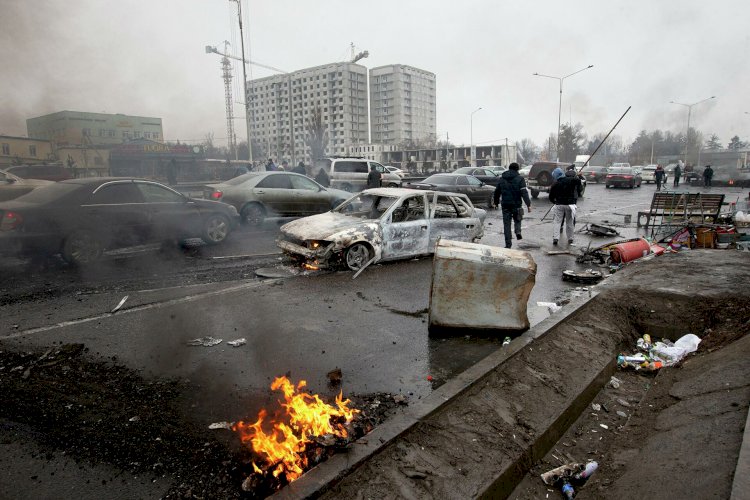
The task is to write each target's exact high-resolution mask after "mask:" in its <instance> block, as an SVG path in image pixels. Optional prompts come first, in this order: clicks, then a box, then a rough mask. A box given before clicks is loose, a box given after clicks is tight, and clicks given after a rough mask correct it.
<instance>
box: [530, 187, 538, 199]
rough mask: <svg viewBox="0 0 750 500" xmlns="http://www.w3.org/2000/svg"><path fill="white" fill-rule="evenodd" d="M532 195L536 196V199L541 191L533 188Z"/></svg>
mask: <svg viewBox="0 0 750 500" xmlns="http://www.w3.org/2000/svg"><path fill="white" fill-rule="evenodd" d="M531 197H532V198H534V199H535V200H536V199H537V198H539V191H537V190H536V189H532V190H531Z"/></svg>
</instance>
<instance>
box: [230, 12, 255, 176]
mask: <svg viewBox="0 0 750 500" xmlns="http://www.w3.org/2000/svg"><path fill="white" fill-rule="evenodd" d="M229 1H230V2H237V19H239V23H240V45H241V47H242V83H243V87H242V88H243V90H244V92H245V127H246V128H247V155H248V161H249V163H250V164H252V163H253V143H252V140H251V139H252V137H251V132H250V122H251V120H250V95H249V94H248V93H247V70H246V68H245V64H247V63H246V61H247V59H245V37H244V35H243V34H242V0H229Z"/></svg>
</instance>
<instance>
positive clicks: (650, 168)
mask: <svg viewBox="0 0 750 500" xmlns="http://www.w3.org/2000/svg"><path fill="white" fill-rule="evenodd" d="M657 166H658V165H646V166H645V167H643V171H641V180H642V181H643V182H645V183H646V184H649V183H651V182H656V179H655V177H654V173H655V172H656V167H657Z"/></svg>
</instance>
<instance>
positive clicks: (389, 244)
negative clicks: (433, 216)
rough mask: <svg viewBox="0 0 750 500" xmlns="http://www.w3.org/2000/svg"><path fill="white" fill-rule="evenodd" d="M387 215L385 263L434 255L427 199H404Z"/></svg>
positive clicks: (420, 196) (422, 197)
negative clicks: (386, 261)
mask: <svg viewBox="0 0 750 500" xmlns="http://www.w3.org/2000/svg"><path fill="white" fill-rule="evenodd" d="M394 205H395V206H394V207H392V208H391V209H390V210H389V212H390V213H389V214H386V216H385V217H384V220H383V222H382V224H383V257H382V259H383V260H389V259H398V258H402V257H409V256H415V255H424V254H427V253H430V250H429V249H430V247H429V242H430V223H429V220H428V218H427V207H426V203H425V196H424V195H422V194H417V195H412V196H408V197H405V198H403V199H402V200H401V201H400V203H396V204H394Z"/></svg>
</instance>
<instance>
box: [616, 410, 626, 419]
mask: <svg viewBox="0 0 750 500" xmlns="http://www.w3.org/2000/svg"><path fill="white" fill-rule="evenodd" d="M617 415H618V416H620V417H622V418H628V414H627V413H625V412H624V411H621V410H617Z"/></svg>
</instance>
